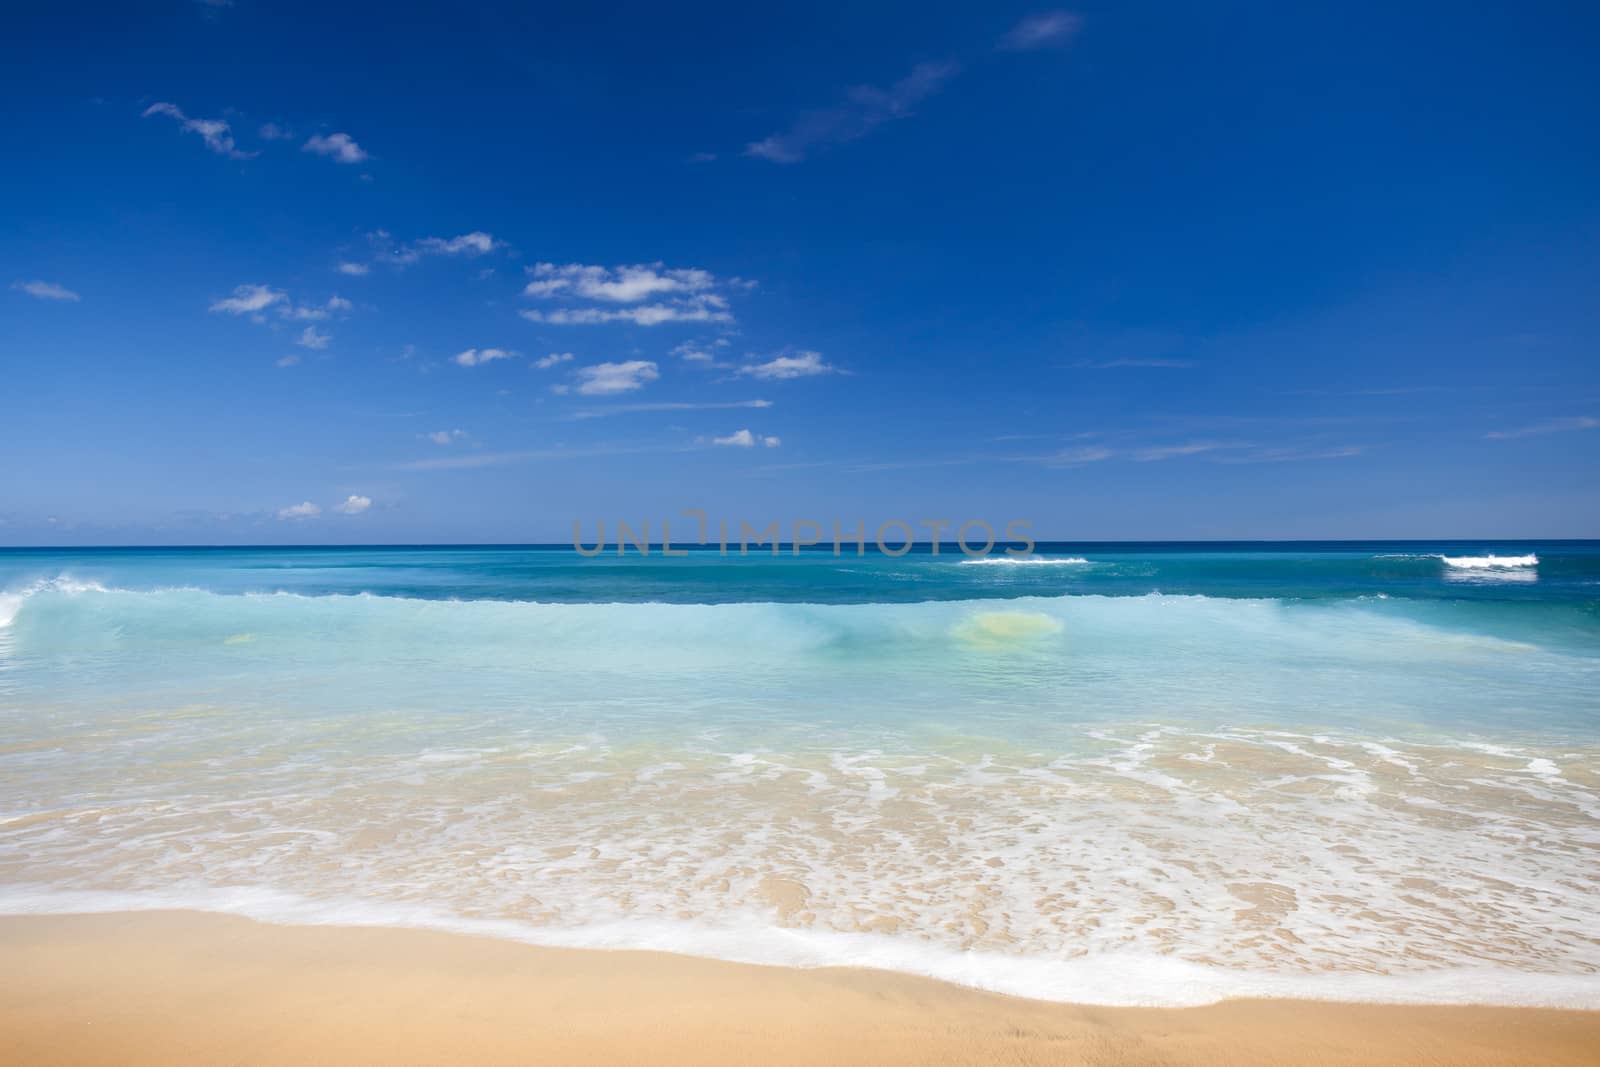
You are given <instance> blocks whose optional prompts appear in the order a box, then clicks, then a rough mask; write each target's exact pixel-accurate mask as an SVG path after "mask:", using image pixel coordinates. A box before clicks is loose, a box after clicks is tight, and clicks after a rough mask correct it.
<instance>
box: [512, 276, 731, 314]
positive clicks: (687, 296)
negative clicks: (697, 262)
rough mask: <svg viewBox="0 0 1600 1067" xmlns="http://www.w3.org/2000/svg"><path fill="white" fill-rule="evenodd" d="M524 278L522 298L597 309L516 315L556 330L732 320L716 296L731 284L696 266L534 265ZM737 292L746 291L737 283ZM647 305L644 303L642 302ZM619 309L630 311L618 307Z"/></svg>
mask: <svg viewBox="0 0 1600 1067" xmlns="http://www.w3.org/2000/svg"><path fill="white" fill-rule="evenodd" d="M528 273H529V274H530V275H531V276H532V280H531V281H529V282H528V284H527V286H526V287H524V289H523V291H522V292H523V295H524V296H527V297H531V298H534V299H539V300H554V299H562V300H572V301H589V302H590V303H591V304H592V305H598V306H589V307H560V308H556V309H554V310H551V311H523V312H521V313H520V314H521V315H522V317H523V318H525V319H527V320H528V321H530V322H541V323H550V324H553V325H559V326H584V325H597V324H601V323H608V322H631V323H633V324H634V325H636V326H657V325H660V324H661V323H664V322H732V321H733V315H732V314H731V313H730V312H729V311H728V300H727V298H726V297H725V296H723V295H722V293H721V292H718V291H717V290H719V289H723V288H724V287H725V286H727V285H730V284H731V283H728V282H724V281H723V280H721V279H718V278H717V277H716V276H715V275H713V274H712V273H711V272H710V271H706V270H701V269H699V268H698V267H667V266H666V265H665V264H662V263H659V262H658V263H634V264H628V265H623V266H617V267H599V266H592V265H588V264H583V263H567V264H555V263H538V264H535V265H534V266H533V267H531V268H529V271H528ZM738 288H741V289H743V288H746V286H745V285H744V284H743V283H742V282H741V284H740V285H739V286H738ZM647 300H648V301H650V303H645V301H647ZM619 304H623V305H632V306H630V307H618V306H617V305H619Z"/></svg>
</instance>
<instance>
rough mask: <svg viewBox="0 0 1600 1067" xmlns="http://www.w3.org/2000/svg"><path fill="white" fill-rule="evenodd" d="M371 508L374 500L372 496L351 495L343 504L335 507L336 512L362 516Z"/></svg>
mask: <svg viewBox="0 0 1600 1067" xmlns="http://www.w3.org/2000/svg"><path fill="white" fill-rule="evenodd" d="M370 507H372V498H371V497H370V496H361V495H360V494H359V493H351V494H350V495H349V496H347V497H345V498H344V501H343V503H340V504H336V505H334V510H335V511H340V512H343V513H344V514H346V515H360V514H361V513H362V512H363V511H366V510H367V509H368V508H370Z"/></svg>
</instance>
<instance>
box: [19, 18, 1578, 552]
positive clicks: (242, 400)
mask: <svg viewBox="0 0 1600 1067" xmlns="http://www.w3.org/2000/svg"><path fill="white" fill-rule="evenodd" d="M1597 46H1600V16H1597V15H1596V13H1595V11H1594V10H1593V9H1592V8H1587V7H1586V6H1585V5H1575V4H1549V5H1541V4H1516V5H1512V4H1503V5H1466V6H1462V5H1449V6H1446V5H1373V6H1366V7H1364V6H1359V5H1358V6H1355V7H1352V6H1350V5H1271V4H1227V3H1223V4H1210V5H1195V4H1174V5H1150V4H1123V3H1118V4H1110V3H1107V4H1087V5H1080V6H1075V7H1072V8H1070V9H1056V8H1048V7H1035V6H1007V5H981V6H980V5H947V6H942V7H939V6H930V5H905V6H893V5H887V4H885V5H837V6H834V5H817V4H813V5H804V6H800V5H795V6H784V7H781V8H778V7H769V6H768V5H743V4H741V5H727V6H711V5H702V6H694V7H681V6H670V7H669V6H663V5H654V4H637V5H636V4H627V3H624V4H614V5H607V6H604V7H592V6H588V5H577V4H573V5H511V4H507V5H493V4H489V5H484V4H473V3H458V4H452V5H438V6H427V7H421V6H409V5H385V6H383V7H381V8H378V7H372V6H367V5H359V6H346V5H336V4H294V3H271V4H268V3H264V2H257V0H234V2H233V3H231V4H211V3H196V2H192V0H170V2H166V3H132V4H117V5H107V6H105V7H102V8H96V6H95V5H83V4H77V5H70V6H66V5H36V6H34V7H33V8H30V9H26V10H18V11H15V12H12V13H10V14H9V15H8V32H7V34H6V35H5V39H4V41H0V68H3V70H4V73H3V74H0V78H3V79H4V80H5V83H6V85H5V89H6V92H7V94H8V98H9V99H10V100H12V101H13V106H12V107H10V108H8V109H7V114H6V116H5V118H4V119H0V122H3V123H4V124H5V127H6V130H5V132H6V139H7V141H8V142H9V143H10V144H11V145H12V147H13V151H12V152H9V153H7V156H8V161H7V165H6V166H5V167H4V168H3V169H0V193H3V195H4V199H5V202H6V203H7V205H8V206H9V210H7V211H6V212H5V213H4V214H3V215H0V375H3V377H0V405H3V409H4V413H3V418H4V425H5V427H6V435H5V457H6V458H5V464H4V469H3V470H0V543H4V544H78V543H85V544H95V543H109V544H131V543H278V542H315V543H339V542H384V541H400V542H425V541H452V542H461V541H474V542H476V541H563V540H566V539H568V538H569V537H570V533H571V527H572V522H573V519H574V518H582V519H583V520H584V521H585V522H586V523H592V522H593V521H594V520H595V519H598V518H601V517H604V518H606V519H608V520H610V521H614V520H615V519H617V518H629V519H632V520H635V521H637V520H641V519H651V520H653V521H654V522H659V520H660V518H662V517H669V516H672V515H675V514H677V513H678V511H679V510H680V509H684V508H702V509H705V510H706V511H707V512H708V513H710V515H711V516H712V517H713V518H718V517H723V518H727V519H729V520H731V521H734V522H737V521H738V520H739V519H749V520H751V521H752V522H757V521H759V522H762V523H764V522H765V521H768V520H771V519H778V520H781V521H783V522H785V523H787V522H790V521H793V520H795V519H812V520H818V521H823V522H825V523H831V522H832V521H833V520H835V519H839V520H843V521H845V522H847V523H849V522H853V521H854V520H855V519H857V518H861V519H865V520H866V521H868V522H869V523H876V522H881V521H883V520H885V519H891V518H899V519H904V520H907V521H919V520H922V519H954V520H965V519H970V518H983V519H987V520H990V521H992V522H994V523H996V524H997V525H1000V524H1003V523H1004V522H1006V521H1010V520H1013V519H1022V520H1029V521H1032V522H1033V523H1034V527H1033V529H1034V531H1035V533H1036V534H1037V535H1040V536H1047V537H1058V538H1085V539H1088V538H1206V537H1220V538H1252V537H1259V538H1280V537H1285V538H1287V537H1305V538H1317V537H1368V536H1372V537H1382V536H1389V537H1406V536H1415V537H1428V536H1463V537H1464V536H1483V537H1513V536H1530V537H1539V536H1600V492H1597V490H1600V476H1597V474H1596V470H1597V469H1600V464H1596V462H1595V460H1596V452H1597V446H1600V361H1597V360H1596V358H1595V355H1596V342H1597V340H1600V312H1597V310H1596V309H1597V308H1600V300H1597V299H1596V298H1597V295H1600V294H1597V288H1600V284H1597V282H1600V198H1597V197H1596V196H1595V190H1596V189H1597V188H1600V158H1597V139H1596V135H1595V131H1596V130H1597V129H1600V84H1597V82H1600V76H1597V75H1596V74H1595V70H1594V64H1593V56H1594V55H1595V53H1596V48H1597Z"/></svg>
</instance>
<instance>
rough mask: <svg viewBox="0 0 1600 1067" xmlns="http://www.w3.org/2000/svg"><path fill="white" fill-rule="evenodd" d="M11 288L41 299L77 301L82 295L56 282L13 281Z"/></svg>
mask: <svg viewBox="0 0 1600 1067" xmlns="http://www.w3.org/2000/svg"><path fill="white" fill-rule="evenodd" d="M11 288H13V289H16V290H19V291H20V292H24V293H27V294H28V295H29V296H31V297H36V298H37V299H39V300H65V301H68V302H71V303H77V302H78V301H79V300H81V299H82V297H80V296H78V294H77V293H75V292H73V291H72V290H71V289H68V288H67V287H66V286H64V285H57V284H56V283H55V282H39V281H34V282H12V283H11Z"/></svg>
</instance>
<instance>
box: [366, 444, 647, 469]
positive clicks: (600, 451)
mask: <svg viewBox="0 0 1600 1067" xmlns="http://www.w3.org/2000/svg"><path fill="white" fill-rule="evenodd" d="M656 451H659V448H658V447H656V446H649V445H640V446H631V447H630V446H620V445H597V446H594V447H590V448H568V447H557V448H529V449H522V450H518V451H512V452H473V453H470V454H465V455H457V456H435V457H432V458H429V459H414V460H407V461H405V462H403V463H396V464H393V465H392V467H391V469H393V470H397V471H440V470H470V469H473V468H477V467H501V466H507V465H510V464H514V463H538V462H542V461H546V460H561V459H584V458H588V457H595V456H625V455H637V454H639V453H644V452H656Z"/></svg>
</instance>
